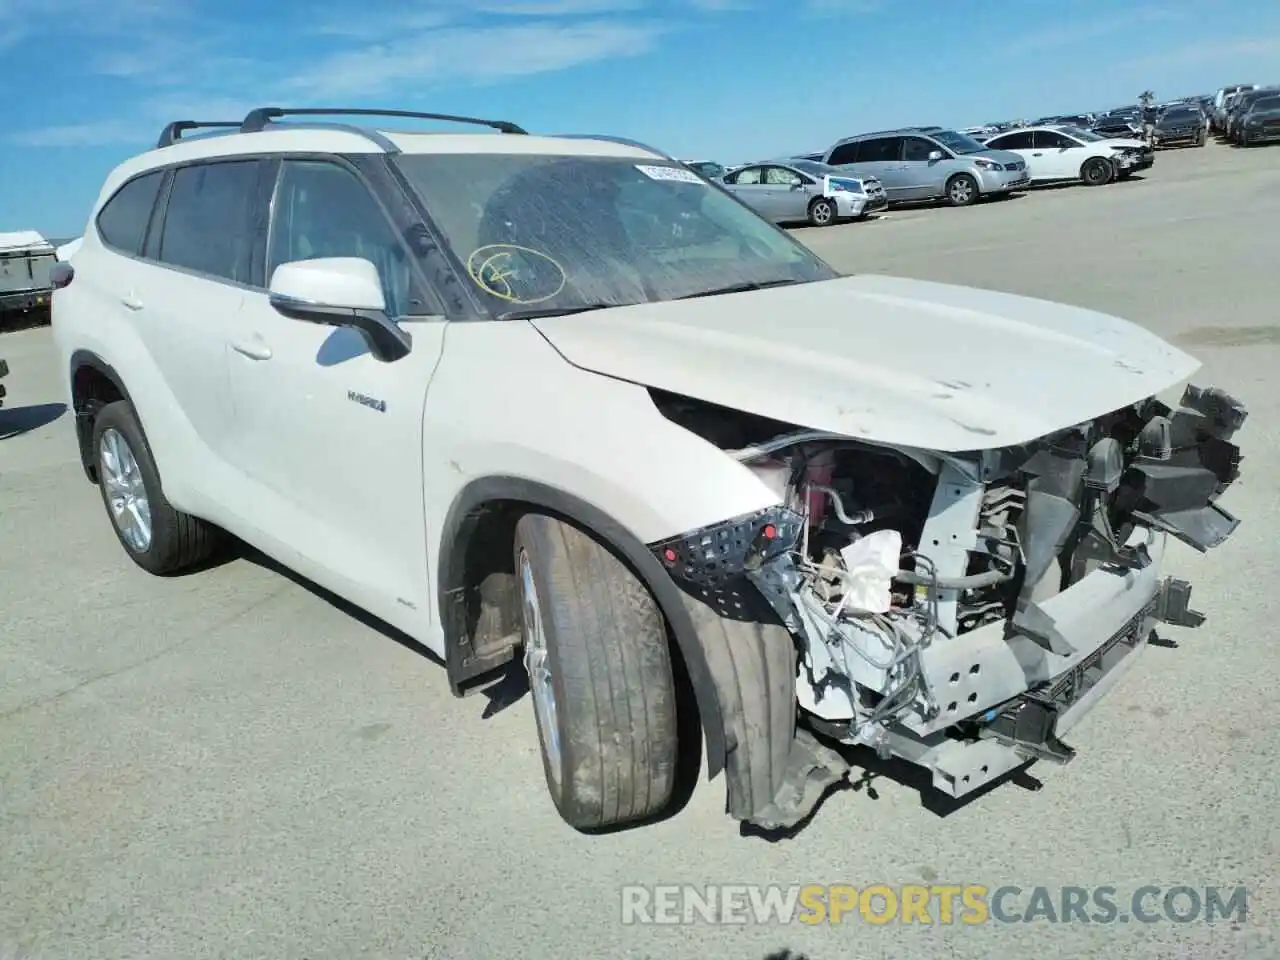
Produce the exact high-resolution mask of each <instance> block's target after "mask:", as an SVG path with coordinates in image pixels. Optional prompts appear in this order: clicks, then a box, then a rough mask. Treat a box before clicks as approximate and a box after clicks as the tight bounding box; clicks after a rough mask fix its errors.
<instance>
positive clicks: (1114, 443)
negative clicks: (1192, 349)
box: [652, 387, 1246, 795]
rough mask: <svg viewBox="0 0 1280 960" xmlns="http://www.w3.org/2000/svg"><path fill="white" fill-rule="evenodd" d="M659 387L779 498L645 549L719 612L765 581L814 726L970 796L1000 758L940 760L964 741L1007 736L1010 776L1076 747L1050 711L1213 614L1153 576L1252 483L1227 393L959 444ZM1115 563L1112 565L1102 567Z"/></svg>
mask: <svg viewBox="0 0 1280 960" xmlns="http://www.w3.org/2000/svg"><path fill="white" fill-rule="evenodd" d="M653 394H654V400H655V403H656V404H657V405H658V407H659V409H660V410H661V411H662V412H663V414H664V415H665V416H666V417H667V418H668V419H670V420H673V421H675V422H677V423H679V424H681V425H682V426H684V427H685V428H687V429H689V430H691V431H693V432H694V433H697V434H698V435H699V436H701V437H703V438H704V439H706V440H708V441H710V442H712V443H715V444H716V445H717V446H719V447H720V448H721V449H723V450H724V451H725V452H726V453H727V454H729V455H730V456H732V457H734V458H735V459H737V460H738V461H740V462H741V463H742V464H743V465H744V466H746V467H747V468H748V469H750V470H751V471H753V472H754V473H755V474H756V475H757V476H758V477H759V478H760V480H761V481H762V482H764V483H765V484H767V485H768V486H769V487H770V488H771V489H772V490H773V491H774V492H775V493H776V494H777V497H778V502H779V505H778V506H777V507H776V508H771V509H770V510H767V511H764V512H763V513H762V514H759V515H753V516H750V517H738V518H733V519H731V520H729V521H726V522H725V523H724V524H720V525H716V526H714V527H711V528H707V529H704V530H699V531H693V532H691V533H690V534H688V535H686V536H684V537H681V538H675V539H673V540H670V541H666V542H664V543H661V544H655V545H652V546H653V547H654V549H655V552H656V553H657V555H658V556H659V559H660V560H662V561H663V562H664V563H665V565H666V566H667V568H668V570H669V571H670V573H671V575H672V576H673V578H675V579H676V580H677V581H678V582H683V583H684V584H685V585H686V586H687V587H688V588H692V589H697V590H699V591H701V592H702V594H703V595H705V596H713V595H715V594H717V592H720V593H723V594H724V595H725V596H726V597H729V598H730V599H729V600H728V601H725V602H722V604H721V606H722V608H723V610H724V613H723V614H722V615H725V616H732V615H733V610H732V609H731V608H732V607H733V606H734V605H735V604H736V605H740V600H737V599H732V598H734V597H736V596H738V594H739V593H740V591H741V590H742V589H743V587H742V584H743V583H744V582H745V583H749V584H751V585H752V586H753V587H754V588H755V590H756V591H758V592H759V594H760V595H761V596H763V597H764V599H765V600H766V601H767V602H768V604H769V605H770V606H771V607H772V610H773V612H774V613H776V615H777V617H778V618H779V619H780V620H781V621H782V623H783V624H784V625H785V626H786V627H787V628H788V630H789V631H790V633H791V634H792V636H793V637H794V638H795V640H796V645H797V663H798V676H797V684H796V696H797V700H798V703H799V706H800V707H801V708H802V712H801V716H802V717H803V718H804V719H805V721H806V725H807V726H809V727H811V728H812V729H814V730H816V731H818V732H820V733H822V734H824V735H826V736H828V737H831V738H834V739H836V740H839V741H841V742H843V743H847V744H858V745H864V746H868V747H871V748H873V749H875V750H876V751H877V752H878V753H880V754H881V756H884V757H888V756H894V755H898V756H904V757H906V758H907V759H909V760H912V761H915V762H921V763H924V764H926V765H928V766H932V767H933V768H934V770H935V784H937V785H941V786H944V789H948V791H949V792H951V793H953V794H955V795H959V794H961V793H964V792H966V791H967V790H970V789H975V788H976V787H977V786H979V785H980V784H979V783H978V782H977V779H978V776H977V771H978V769H980V770H981V772H982V774H983V775H984V776H985V775H987V774H988V773H989V772H990V771H991V769H992V768H993V764H992V762H991V761H989V760H986V759H985V758H986V757H987V755H988V754H986V753H984V754H982V759H983V761H984V762H982V763H978V762H977V760H974V763H975V767H974V771H973V778H972V779H971V775H970V773H969V772H968V767H967V766H964V765H963V764H961V765H959V766H957V764H956V761H955V757H957V756H958V754H957V753H956V751H955V750H954V749H952V750H951V751H950V753H948V754H946V757H949V758H950V759H946V760H945V761H944V753H943V748H944V747H945V746H947V745H950V744H955V745H956V746H959V745H963V744H966V743H967V744H973V743H977V742H980V741H989V742H990V743H991V744H999V745H1000V746H1001V747H1003V748H1007V752H1008V754H1009V756H1010V758H1011V759H1010V762H1009V763H1008V764H1005V765H1004V766H1005V767H1006V768H1009V767H1012V766H1013V765H1016V764H1021V763H1024V762H1026V761H1027V760H1030V759H1047V760H1051V761H1057V762H1065V761H1066V760H1069V759H1070V758H1071V756H1072V751H1071V749H1070V748H1069V747H1067V746H1066V745H1065V744H1063V743H1061V741H1060V740H1059V739H1058V736H1057V732H1056V726H1055V724H1056V721H1057V720H1058V719H1059V718H1060V717H1061V716H1063V715H1064V714H1065V713H1066V712H1067V711H1069V710H1070V708H1071V707H1072V706H1073V705H1074V704H1076V703H1079V702H1080V701H1082V699H1084V698H1085V697H1086V695H1088V693H1089V691H1090V690H1091V689H1092V688H1093V687H1094V686H1096V685H1099V683H1100V681H1101V680H1102V678H1103V676H1104V675H1106V674H1107V673H1108V672H1110V671H1111V670H1112V668H1113V667H1114V666H1115V664H1116V663H1117V662H1118V660H1119V659H1120V658H1121V657H1122V655H1123V654H1124V653H1126V652H1128V651H1129V650H1131V649H1135V648H1136V647H1137V646H1139V645H1140V644H1142V643H1145V639H1146V636H1147V635H1148V634H1149V633H1150V631H1151V628H1152V627H1153V626H1154V625H1155V624H1156V623H1158V622H1168V623H1174V624H1180V625H1187V626H1198V625H1199V623H1200V622H1201V621H1202V620H1203V619H1204V618H1203V616H1202V615H1201V614H1198V613H1196V612H1195V611H1193V610H1191V609H1190V608H1189V606H1188V602H1189V595H1190V587H1189V585H1187V584H1186V583H1185V582H1183V581H1178V580H1171V579H1165V580H1163V581H1160V582H1158V583H1157V581H1156V580H1154V579H1153V578H1154V577H1155V570H1156V568H1158V565H1159V559H1160V556H1161V554H1162V551H1163V547H1164V543H1165V540H1166V535H1171V536H1172V537H1174V538H1176V539H1178V540H1181V541H1183V542H1185V543H1187V544H1189V545H1190V546H1192V547H1193V548H1195V549H1196V550H1199V551H1201V552H1203V551H1205V550H1208V549H1209V548H1211V547H1214V546H1217V545H1218V544H1220V543H1221V542H1223V541H1224V540H1225V539H1226V538H1227V537H1228V536H1229V535H1230V534H1231V533H1232V532H1233V531H1234V530H1235V528H1236V526H1237V525H1238V521H1237V520H1236V518H1234V517H1233V516H1231V515H1230V514H1229V513H1227V512H1226V511H1225V510H1224V509H1222V508H1221V507H1220V506H1218V505H1217V503H1216V501H1217V499H1218V496H1219V495H1220V494H1221V493H1222V492H1223V490H1224V489H1225V488H1226V487H1227V486H1228V485H1229V484H1230V483H1231V482H1232V481H1233V480H1234V479H1235V478H1236V477H1237V475H1238V468H1239V462H1240V451H1239V448H1238V447H1236V446H1235V445H1234V444H1233V443H1231V442H1230V439H1231V436H1232V435H1233V434H1234V432H1235V431H1236V430H1237V429H1239V427H1240V426H1241V425H1242V424H1243V422H1244V420H1245V417H1246V412H1245V410H1244V408H1243V407H1242V406H1241V405H1240V404H1239V403H1238V402H1237V401H1236V400H1234V399H1233V398H1231V397H1230V396H1228V395H1227V394H1225V393H1222V392H1221V391H1217V390H1201V389H1199V388H1196V387H1188V388H1187V390H1186V392H1185V394H1184V395H1183V398H1182V400H1181V403H1180V405H1179V406H1178V407H1177V408H1176V409H1171V408H1169V407H1168V406H1166V405H1164V404H1162V403H1160V402H1159V401H1157V400H1155V399H1149V400H1146V401H1144V402H1142V403H1139V404H1136V405H1134V406H1132V407H1128V408H1125V409H1123V410H1119V411H1115V412H1113V413H1109V414H1106V415H1104V416H1100V417H1098V418H1096V419H1094V420H1092V421H1089V422H1087V423H1083V424H1078V425H1076V426H1074V427H1071V428H1069V429H1067V430H1063V431H1060V432H1058V433H1055V434H1053V435H1051V436H1047V437H1043V438H1041V439H1038V440H1036V441H1034V442H1032V443H1029V444H1026V445H1024V446H1020V447H1016V448H1007V449H997V450H978V451H974V452H972V453H960V454H954V453H936V452H931V451H922V450H912V449H893V448H890V447H886V446H878V445H871V444H868V443H864V442H861V441H858V440H857V439H854V438H851V437H846V436H840V435H836V434H830V433H825V432H819V431H813V430H805V429H800V428H796V427H794V426H790V425H787V424H781V423H777V422H774V421H769V420H764V419H762V418H758V417H754V416H749V415H744V414H741V413H738V412H736V411H732V410H727V409H724V408H719V407H715V406H713V405H710V404H707V403H703V402H700V401H693V400H689V399H687V398H684V397H679V396H675V395H671V394H663V393H659V392H656V391H654V392H653ZM1100 570H1102V571H1106V572H1109V573H1112V574H1115V576H1111V577H1105V576H1104V577H1102V578H1100V579H1099V578H1092V579H1091V575H1092V574H1094V573H1095V572H1097V571H1100ZM1129 571H1145V572H1144V573H1142V575H1141V577H1140V578H1138V579H1136V580H1135V579H1134V578H1128V579H1126V577H1125V574H1126V573H1127V572H1129ZM1086 580H1090V583H1085V581H1086ZM1100 581H1101V582H1100ZM1135 583H1136V584H1137V586H1136V587H1135V586H1134V584H1135ZM1077 585H1081V588H1080V589H1079V590H1072V588H1073V587H1076V586H1077ZM1143 590H1145V593H1143V592H1142V591H1143ZM1055 598H1057V599H1056V600H1055ZM1100 633H1101V634H1102V635H1099V634H1100ZM944 741H946V743H944ZM974 756H975V757H976V756H977V754H974ZM948 764H950V765H951V766H952V767H955V768H956V769H954V770H951V771H950V772H948V770H947V769H944V768H946V767H947V765H948ZM992 775H994V773H992ZM948 778H950V779H953V780H954V781H955V782H954V783H952V784H951V785H950V786H946V785H945V784H944V782H943V781H948ZM948 782H949V781H948Z"/></svg>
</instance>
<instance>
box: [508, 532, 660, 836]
mask: <svg viewBox="0 0 1280 960" xmlns="http://www.w3.org/2000/svg"><path fill="white" fill-rule="evenodd" d="M514 549H515V569H516V575H517V578H518V580H519V587H520V594H521V632H522V637H523V641H524V662H525V668H526V669H527V670H528V673H529V689H530V693H531V695H532V696H531V699H532V700H533V708H534V719H535V721H536V723H537V727H538V738H539V742H540V744H541V747H542V766H543V772H544V773H545V775H546V781H547V789H548V790H549V791H550V793H551V798H552V800H553V801H554V803H555V805H556V810H557V811H558V812H559V813H560V816H561V817H562V818H563V819H564V820H565V822H566V823H568V824H569V825H570V826H573V827H575V828H577V829H579V830H590V829H599V828H603V827H612V826H619V825H623V824H627V823H634V822H636V821H641V820H646V819H648V818H650V817H652V816H654V815H656V814H659V813H662V812H663V811H664V810H665V809H666V808H667V807H668V806H669V805H670V804H671V802H672V798H673V793H674V789H675V785H676V778H677V740H678V736H677V725H676V721H677V716H676V696H675V679H674V675H673V672H672V663H671V655H670V650H669V647H668V644H667V627H666V620H665V619H664V618H663V616H662V612H661V611H660V610H659V609H658V606H657V603H656V602H655V601H654V599H653V596H652V595H651V594H650V593H649V591H648V589H647V588H646V587H645V585H644V584H643V583H641V582H640V580H639V579H638V578H637V577H636V576H635V574H633V573H632V572H631V571H630V569H628V568H627V566H626V565H625V564H623V562H622V561H621V560H619V559H618V558H617V557H616V556H615V555H614V554H613V553H612V552H610V551H609V550H608V549H606V548H605V547H604V546H603V545H601V544H600V543H599V542H597V541H596V540H594V539H593V538H592V537H590V536H588V535H587V534H586V533H584V532H583V531H581V530H579V529H577V528H576V527H573V526H570V525H569V524H567V523H564V522H562V521H560V520H556V519H554V518H552V517H547V516H540V515H536V514H531V515H528V516H525V517H522V518H521V519H520V521H519V523H518V524H517V525H516V536H515V545H514Z"/></svg>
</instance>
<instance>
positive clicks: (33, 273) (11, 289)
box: [0, 230, 57, 321]
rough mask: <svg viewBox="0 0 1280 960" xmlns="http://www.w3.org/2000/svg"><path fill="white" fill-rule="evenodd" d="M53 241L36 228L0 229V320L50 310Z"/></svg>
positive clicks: (53, 255) (25, 316) (53, 261)
mask: <svg viewBox="0 0 1280 960" xmlns="http://www.w3.org/2000/svg"><path fill="white" fill-rule="evenodd" d="M55 263H57V255H56V254H55V252H54V249H53V245H52V244H51V243H49V241H48V240H46V239H45V238H44V237H43V236H41V235H40V234H39V233H37V232H36V231H34V230H21V231H17V232H14V233H0V321H3V320H5V319H11V318H14V317H23V318H28V317H31V316H36V318H37V319H39V315H41V314H47V313H48V310H49V295H50V294H51V293H52V291H53V286H52V283H51V281H50V279H49V271H50V270H51V269H52V268H53V265H54V264H55Z"/></svg>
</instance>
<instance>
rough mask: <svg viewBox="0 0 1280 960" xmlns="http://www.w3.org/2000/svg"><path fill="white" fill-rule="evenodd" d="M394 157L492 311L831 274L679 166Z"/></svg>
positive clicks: (644, 299) (637, 298)
mask: <svg viewBox="0 0 1280 960" xmlns="http://www.w3.org/2000/svg"><path fill="white" fill-rule="evenodd" d="M395 163H396V164H397V165H398V166H399V168H400V170H401V171H402V172H403V174H404V175H405V177H406V178H407V179H408V181H409V183H410V184H411V185H412V186H413V188H414V189H415V190H416V191H417V193H418V195H419V196H420V197H421V199H422V201H423V203H424V204H425V206H426V208H427V210H428V211H429V212H430V214H431V217H432V219H433V220H434V222H435V224H436V226H437V228H438V229H439V231H440V232H441V233H442V234H443V240H444V241H445V243H446V245H447V246H448V247H449V248H450V251H451V252H452V254H453V255H454V256H455V257H456V259H457V261H458V262H459V263H460V264H461V265H462V267H463V268H464V270H465V272H466V275H467V276H469V277H470V279H471V281H472V284H473V285H474V289H475V290H476V292H477V294H478V295H479V297H480V298H481V300H482V301H483V302H484V303H485V304H486V306H487V307H488V308H489V311H490V313H491V315H493V316H494V317H498V318H513V317H518V316H522V315H535V314H547V313H570V312H575V311H578V310H584V309H591V308H598V307H602V306H623V305H627V304H636V303H654V302H659V301H664V300H674V299H677V298H681V297H689V296H695V295H698V294H706V293H711V292H716V291H723V290H726V289H729V288H734V289H754V288H756V287H760V286H772V285H778V284H785V283H809V282H812V281H817V280H830V279H833V278H835V277H836V276H838V274H837V273H836V272H835V271H834V270H832V269H831V268H830V267H829V266H827V265H826V264H825V263H823V262H822V261H821V260H819V259H818V258H817V256H815V255H814V254H813V253H811V252H810V251H809V250H808V249H806V248H805V247H803V246H801V245H800V244H799V243H798V242H796V241H795V240H793V239H792V238H791V236H790V235H789V234H787V233H785V232H784V231H783V230H781V229H779V228H777V227H775V226H773V225H772V224H771V223H769V222H768V221H766V220H765V219H763V218H762V217H760V216H759V215H758V214H756V213H754V212H752V211H751V210H749V209H748V208H747V207H745V206H744V205H743V204H741V203H740V202H738V201H737V200H736V199H734V198H733V197H732V196H730V195H729V194H728V193H727V192H726V191H724V190H723V189H721V188H719V187H716V186H712V185H711V184H709V183H707V182H706V181H704V180H702V179H700V178H698V177H697V175H696V174H694V173H692V172H691V171H689V170H687V169H685V168H684V167H683V166H681V165H679V164H674V163H668V162H664V161H659V160H654V161H644V160H640V161H638V160H637V158H634V157H632V158H625V157H599V156H547V155H537V154H500V153H493V154H490V153H485V154H419V155H401V156H398V157H396V159H395Z"/></svg>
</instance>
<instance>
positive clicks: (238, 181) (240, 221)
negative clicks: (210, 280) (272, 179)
mask: <svg viewBox="0 0 1280 960" xmlns="http://www.w3.org/2000/svg"><path fill="white" fill-rule="evenodd" d="M260 169H261V163H260V162H259V161H257V160H232V161H220V162H217V163H202V164H196V165H194V166H190V167H180V168H178V169H177V170H176V171H174V175H173V186H172V187H171V188H170V190H169V202H168V203H167V204H166V205H165V214H164V232H163V233H162V234H161V237H160V252H159V259H160V260H161V261H162V262H163V263H167V264H171V265H173V266H175V267H185V268H186V269H188V270H198V271H199V272H201V273H207V274H209V275H210V276H214V277H221V278H223V279H224V280H233V281H235V282H236V283H251V282H252V280H253V270H252V267H253V243H254V222H253V220H254V218H253V202H254V194H255V193H256V190H257V186H258V172H259V170H260Z"/></svg>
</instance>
